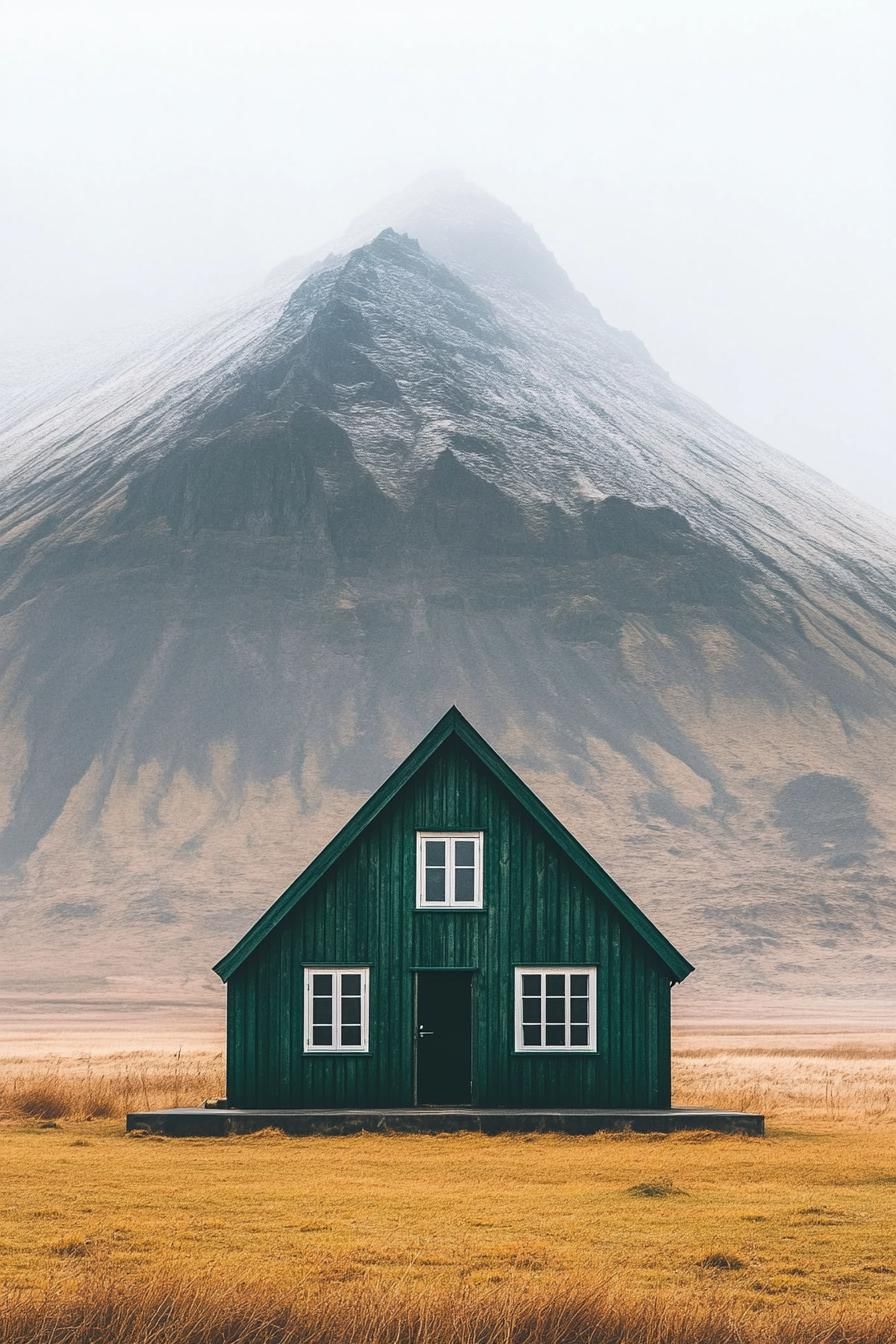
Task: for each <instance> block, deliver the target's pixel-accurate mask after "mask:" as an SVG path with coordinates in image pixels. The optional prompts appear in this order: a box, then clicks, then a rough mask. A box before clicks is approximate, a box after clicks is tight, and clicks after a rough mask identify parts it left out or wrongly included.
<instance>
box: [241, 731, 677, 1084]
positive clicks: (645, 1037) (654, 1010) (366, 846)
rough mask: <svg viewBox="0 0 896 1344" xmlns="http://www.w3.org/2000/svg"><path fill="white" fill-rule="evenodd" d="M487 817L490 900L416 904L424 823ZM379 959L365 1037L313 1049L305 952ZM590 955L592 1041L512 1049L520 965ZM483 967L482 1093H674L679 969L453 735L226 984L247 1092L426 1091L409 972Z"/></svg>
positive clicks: (476, 982) (450, 824) (483, 821)
mask: <svg viewBox="0 0 896 1344" xmlns="http://www.w3.org/2000/svg"><path fill="white" fill-rule="evenodd" d="M420 830H447V831H452V830H458V831H464V830H477V831H482V832H483V833H484V855H483V861H484V909H483V910H481V911H476V910H422V911H418V910H417V909H416V905H415V884H416V833H417V831H420ZM327 964H331V965H358V966H369V967H370V1052H369V1054H367V1055H350V1054H345V1055H339V1054H334V1055H307V1054H305V1053H304V1052H303V1038H304V1030H303V984H304V968H305V966H307V965H327ZM522 965H533V966H552V965H553V966H556V965H581V966H588V965H596V966H597V968H598V970H597V1019H598V1020H597V1030H598V1038H597V1039H598V1049H597V1053H596V1054H573V1053H571V1054H568V1055H564V1054H556V1053H552V1054H544V1055H538V1054H517V1053H515V1052H514V969H515V967H517V966H522ZM424 968H427V969H428V968H444V969H446V970H451V969H472V970H473V971H474V972H475V973H474V976H473V996H474V1026H473V1032H474V1038H473V1103H474V1105H478V1106H520V1107H540V1106H564V1107H565V1106H573V1107H575V1106H584V1107H604V1106H620V1107H623V1106H626V1107H629V1106H646V1107H664V1106H668V1105H669V1102H670V1015H669V994H670V977H669V972H668V969H667V968H666V967H665V966H664V965H663V964H662V962H661V961H660V960H659V958H658V956H657V955H656V954H655V952H654V951H653V950H652V949H651V948H650V947H649V946H648V945H647V944H646V943H645V942H644V940H643V939H642V938H641V937H640V936H639V935H638V933H636V932H635V930H634V929H633V928H632V927H631V926H630V924H629V923H628V922H627V921H626V920H625V919H624V918H623V917H622V916H621V915H620V914H619V913H618V912H617V911H616V910H615V909H614V908H613V906H611V905H610V903H609V901H607V900H606V898H605V897H603V896H602V895H601V894H600V892H599V891H598V889H597V888H596V887H595V886H593V885H592V884H591V882H590V881H589V880H588V879H587V878H586V877H585V876H584V875H583V874H582V873H581V871H580V870H579V868H578V867H577V866H576V865H575V864H574V863H573V862H572V861H571V860H570V859H569V858H568V857H567V856H566V855H565V854H564V853H563V852H562V851H561V850H560V848H559V847H558V846H557V845H556V844H555V843H554V842H553V841H552V840H551V839H550V838H549V837H548V836H547V834H546V833H545V832H543V831H542V830H541V827H540V826H539V825H538V824H537V823H536V822H533V820H532V819H531V818H530V817H529V815H528V814H527V813H526V812H525V811H524V810H523V808H522V807H520V805H519V804H518V803H517V802H516V800H515V799H514V798H513V797H512V795H511V794H510V792H509V791H508V790H507V789H506V788H505V787H504V786H503V785H502V784H501V783H500V781H498V780H497V779H496V778H495V777H494V776H493V775H492V774H491V772H490V771H489V770H487V769H485V768H484V767H483V765H482V764H481V763H480V762H479V761H478V760H477V759H476V758H475V756H474V755H473V754H472V752H470V751H469V750H468V748H467V747H466V746H464V745H463V744H462V743H461V742H459V741H458V740H457V739H450V740H449V741H448V742H446V743H445V744H444V745H443V746H442V747H440V748H439V750H438V751H437V752H436V753H435V755H434V756H433V757H432V758H431V759H430V760H429V761H428V762H427V763H426V765H425V766H423V767H422V769H421V770H420V771H419V772H418V774H416V775H415V776H413V778H412V779H411V780H410V781H409V782H408V783H407V784H406V785H405V786H404V788H403V789H402V790H401V791H400V793H399V794H398V795H397V796H396V797H395V798H394V799H393V800H392V802H391V803H390V804H389V805H388V807H387V808H385V810H384V811H383V812H382V813H381V814H380V816H378V817H377V818H376V820H375V821H374V822H373V823H372V824H371V825H370V826H369V827H368V828H367V830H366V831H364V832H363V833H362V835H360V836H359V837H358V838H357V839H356V840H355V841H354V842H353V843H352V844H351V846H350V847H349V848H348V849H347V850H346V852H345V853H344V854H343V855H342V857H341V858H340V859H339V860H338V861H337V862H336V863H335V865H334V866H333V867H332V868H331V869H330V871H329V872H328V873H326V874H325V876H324V877H323V878H321V880H320V881H319V882H318V884H317V885H316V886H315V887H314V888H313V889H312V890H311V891H309V892H308V893H307V894H306V895H305V896H304V897H303V899H302V900H301V901H300V902H299V903H298V904H297V905H296V906H295V907H294V908H293V909H292V910H291V911H290V912H289V913H288V915H286V917H285V918H284V919H283V920H282V922H281V923H280V924H279V925H277V927H276V928H275V929H273V930H272V932H271V933H270V934H268V936H267V937H266V938H265V940H264V941H263V942H262V943H261V944H260V946H259V947H258V948H256V950H255V951H254V952H253V953H252V954H251V955H250V956H249V957H248V959H247V960H246V961H245V962H244V963H243V964H242V965H241V966H240V967H239V968H238V970H237V971H236V972H235V973H234V975H233V977H232V978H231V980H230V981H229V983H228V1045H227V1078H228V1096H229V1098H230V1101H231V1103H232V1104H233V1105H236V1106H274V1107H277V1106H283V1107H287V1106H290V1107H292V1106H320V1107H328V1108H329V1107H344V1106H345V1107H377V1106H411V1105H413V1104H414V1095H413V1087H414V1081H413V1067H414V1025H415V1024H414V1020H413V1007H414V997H413V996H414V971H415V970H416V969H424Z"/></svg>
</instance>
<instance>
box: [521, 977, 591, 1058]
mask: <svg viewBox="0 0 896 1344" xmlns="http://www.w3.org/2000/svg"><path fill="white" fill-rule="evenodd" d="M515 1016H516V1048H517V1050H521V1051H528V1050H590V1051H592V1052H593V1051H595V1050H596V1049H597V967H596V966H517V968H516V1014H515Z"/></svg>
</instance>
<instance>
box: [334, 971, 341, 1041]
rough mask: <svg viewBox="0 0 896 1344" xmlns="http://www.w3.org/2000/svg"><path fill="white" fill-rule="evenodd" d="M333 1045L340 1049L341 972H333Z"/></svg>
mask: <svg viewBox="0 0 896 1344" xmlns="http://www.w3.org/2000/svg"><path fill="white" fill-rule="evenodd" d="M333 1044H334V1046H335V1047H336V1049H337V1050H341V1049H342V972H341V971H334V972H333Z"/></svg>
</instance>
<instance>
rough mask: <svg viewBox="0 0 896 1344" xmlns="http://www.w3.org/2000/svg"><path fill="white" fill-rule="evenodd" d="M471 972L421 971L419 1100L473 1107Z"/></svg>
mask: <svg viewBox="0 0 896 1344" xmlns="http://www.w3.org/2000/svg"><path fill="white" fill-rule="evenodd" d="M472 990H473V977H472V975H471V974H470V972H469V971H418V972H417V1030H416V1036H417V1042H416V1048H417V1105H418V1106H436V1105H451V1106H469V1105H470V1101H471V1098H472V1086H473V1084H472V1029H473V993H472Z"/></svg>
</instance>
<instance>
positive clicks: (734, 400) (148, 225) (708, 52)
mask: <svg viewBox="0 0 896 1344" xmlns="http://www.w3.org/2000/svg"><path fill="white" fill-rule="evenodd" d="M0 19H2V35H3V37H2V44H0V127H2V131H0V137H2V139H0V156H2V157H0V174H2V193H0V298H2V303H0V323H2V331H0V365H4V366H5V367H6V368H7V369H8V368H9V367H10V365H11V364H13V363H15V365H16V367H17V368H19V369H21V370H24V371H25V373H26V374H27V375H28V376H30V374H28V370H31V369H34V368H39V367H41V365H44V364H49V363H50V362H54V361H56V360H57V359H58V358H60V356H61V357H67V356H68V354H69V353H74V352H75V351H83V350H84V349H85V348H86V349H88V350H89V349H92V348H93V347H94V345H95V344H97V343H98V342H99V343H100V344H108V343H109V341H110V340H113V341H114V340H125V339H127V337H128V333H130V332H132V331H133V330H135V329H139V328H141V327H144V326H146V325H153V324H156V323H159V322H167V321H169V320H171V319H176V318H179V317H181V316H185V315H188V314H190V313H192V312H193V311H196V310H197V309H201V308H204V307H207V306H208V305H209V304H212V303H215V302H217V301H218V300H219V299H223V298H226V297H227V296H228V295H229V294H230V293H232V292H233V291H234V290H236V289H239V288H242V287H243V286H245V285H249V284H252V283H253V282H254V281H255V280H256V279H257V278H259V277H261V276H263V275H264V274H265V273H266V272H267V271H268V270H269V269H270V268H271V267H272V266H274V265H275V264H276V263H277V262H278V261H280V260H281V259H282V258H284V257H286V256H289V255H292V254H294V253H297V252H298V253H301V252H302V251H304V250H306V249H311V248H313V247H315V246H317V245H318V244H320V243H321V242H322V241H325V240H326V239H328V238H330V237H332V236H337V235H339V234H340V233H341V232H342V231H343V229H344V228H345V226H346V225H347V223H348V222H349V220H350V219H351V218H352V217H354V216H355V215H357V214H360V213H362V212H363V211H364V210H365V209H366V208H367V207H368V206H369V205H371V204H372V203H374V202H375V201H376V200H377V198H379V197H380V196H383V195H386V194H387V193H389V192H391V191H393V190H395V189H397V188H400V187H402V186H403V185H405V184H406V183H407V182H408V181H410V180H412V179H414V178H415V177H417V176H419V175H421V174H422V173H425V172H429V171H432V170H439V169H444V168H449V169H459V170H461V171H462V172H464V173H465V174H466V175H467V176H468V177H470V178H471V179H472V180H474V181H475V182H477V183H478V184H479V185H480V186H482V187H485V188H486V189H487V190H490V191H492V192H493V193H494V194H495V195H497V196H499V197H501V198H502V199H504V200H505V201H507V203H508V204H510V205H512V206H513V207H514V208H515V209H516V210H517V211H518V212H519V213H520V214H521V215H522V216H523V217H524V218H525V219H526V220H527V221H528V222H530V223H531V224H533V225H534V226H535V227H536V229H537V230H538V231H539V233H540V234H541V236H542V237H543V239H544V240H545V242H546V243H547V244H548V245H549V246H550V247H551V249H552V250H553V251H554V252H555V253H556V255H557V257H558V258H559V260H560V261H561V262H562V264H563V265H564V266H565V268H566V269H567V270H568V271H569V272H570V274H571V275H572V277H573V279H574V281H575V282H576V284H577V285H578V286H579V287H580V288H581V289H583V290H584V291H585V292H586V293H587V294H588V296H589V297H590V298H591V299H592V300H593V301H594V302H595V303H596V304H597V305H598V306H599V307H600V308H601V310H602V311H603V313H604V315H605V317H606V318H607V319H608V320H609V321H611V322H613V323H614V324H616V325H618V326H622V327H627V328H630V329H632V330H633V331H635V332H637V333H638V335H639V336H640V337H641V338H642V340H643V341H644V342H645V343H646V345H647V346H648V348H649V349H650V351H651V353H652V354H653V355H654V357H655V358H656V359H657V360H658V361H659V362H660V363H661V364H662V365H663V366H664V367H665V368H667V369H668V370H669V372H670V373H671V374H672V375H673V377H674V378H675V379H676V380H677V381H678V382H680V383H682V384H683V385H685V386H686V387H688V388H689V389H691V390H692V391H694V392H696V393H697V394H698V395H700V396H702V397H703V398H705V399H706V400H707V401H709V402H710V403H711V404H713V405H714V406H715V407H716V408H717V409H718V410H720V411H722V412H723V413H724V414H726V415H728V416H729V417H730V418H731V419H733V420H735V421H737V422H738V423H740V424H742V425H743V426H745V427H746V428H748V429H751V430H753V431H754V432H755V433H758V434H759V435H760V436H762V437H763V438H765V439H767V440H769V441H770V442H772V443H774V444H776V445H777V446H778V447H781V448H785V449H787V450H789V451H790V452H792V453H794V454H795V455H796V456H798V457H800V458H802V459H803V460H804V461H806V462H809V463H811V464H812V465H813V466H816V467H818V468H819V469H820V470H822V471H824V472H826V473H827V474H828V475H830V476H832V477H834V478H835V479H836V480H838V481H840V482H841V483H843V484H844V485H846V486H848V487H849V488H850V489H852V490H853V491H854V492H855V493H857V494H860V495H863V496H864V497H865V498H867V499H869V500H871V501H872V502H873V503H876V504H878V505H879V506H881V507H883V508H886V509H888V510H889V511H890V512H892V513H896V457H894V452H893V426H894V424H896V376H894V375H896V340H894V300H896V261H894V238H896V168H894V164H896V107H894V93H893V86H894V78H893V71H894V68H896V4H894V3H893V0H879V3H871V2H870V0H844V2H843V3H834V2H833V0H748V2H746V3H745V2H744V0H736V3H735V2H734V0H614V3H607V2H606V0H584V2H583V3H579V0H554V2H553V3H551V4H548V3H545V0H537V3H529V2H528V0H515V3H512V4H504V3H501V2H500V0H476V3H467V0H454V2H453V3H450V4H449V3H445V4H442V3H438V0H430V2H429V3H421V0H412V2H404V0H402V3H385V2H382V0H364V3H340V0H328V3H326V4H324V3H315V4H305V3H302V0H291V2H290V3H288V4H275V3H271V2H270V0H253V3H248V2H247V3H242V4H229V3H227V0H216V2H215V3H214V4H208V5H205V4H200V3H190V0H179V2H178V3H177V4H172V5H170V6H169V5H167V4H165V3H163V2H162V0H154V3H153V4H152V5H145V6H144V5H141V4H138V3H134V0H128V3H121V0H117V3H111V4H107V3H88V2H86V0H85V2H84V3H80V2H79V0H66V3H64V4H60V5H57V4H54V3H51V2H49V0H31V2H30V3H28V4H26V3H24V0H0Z"/></svg>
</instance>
